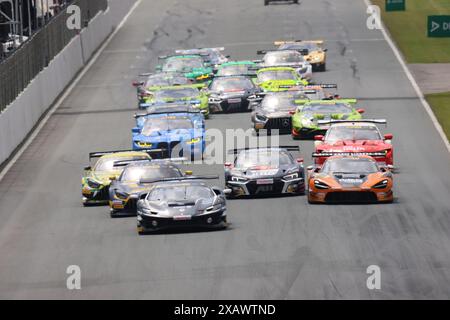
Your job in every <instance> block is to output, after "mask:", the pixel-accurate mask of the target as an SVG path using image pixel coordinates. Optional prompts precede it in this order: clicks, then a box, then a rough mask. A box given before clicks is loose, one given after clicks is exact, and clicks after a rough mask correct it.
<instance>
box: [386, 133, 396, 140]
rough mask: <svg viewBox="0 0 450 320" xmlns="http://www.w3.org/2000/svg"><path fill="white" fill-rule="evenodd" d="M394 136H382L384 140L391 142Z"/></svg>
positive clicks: (390, 134) (389, 134)
mask: <svg viewBox="0 0 450 320" xmlns="http://www.w3.org/2000/svg"><path fill="white" fill-rule="evenodd" d="M393 138H394V135H393V134H392V133H388V134H385V135H384V140H392V139H393Z"/></svg>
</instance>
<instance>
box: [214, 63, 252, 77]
mask: <svg viewBox="0 0 450 320" xmlns="http://www.w3.org/2000/svg"><path fill="white" fill-rule="evenodd" d="M248 67H249V65H247V64H240V65H230V66H223V67H221V68H220V69H219V71H218V72H217V75H218V76H219V77H225V76H238V75H241V74H249V70H248V69H249V68H248Z"/></svg>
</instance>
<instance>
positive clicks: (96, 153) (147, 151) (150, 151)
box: [89, 149, 166, 160]
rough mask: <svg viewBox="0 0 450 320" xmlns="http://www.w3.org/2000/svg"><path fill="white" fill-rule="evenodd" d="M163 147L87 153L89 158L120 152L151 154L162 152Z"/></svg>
mask: <svg viewBox="0 0 450 320" xmlns="http://www.w3.org/2000/svg"><path fill="white" fill-rule="evenodd" d="M164 151H166V150H164V149H142V150H114V151H101V152H91V153H89V160H91V159H94V158H100V157H103V156H106V155H109V154H114V153H122V152H143V153H148V154H149V155H151V154H152V153H163V152H164Z"/></svg>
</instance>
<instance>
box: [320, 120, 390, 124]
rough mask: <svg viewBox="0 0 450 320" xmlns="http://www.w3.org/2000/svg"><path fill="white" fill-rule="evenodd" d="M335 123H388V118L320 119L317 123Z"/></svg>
mask: <svg viewBox="0 0 450 320" xmlns="http://www.w3.org/2000/svg"><path fill="white" fill-rule="evenodd" d="M335 123H375V124H387V120H386V119H361V120H318V121H317V124H319V125H321V124H322V125H324V124H335Z"/></svg>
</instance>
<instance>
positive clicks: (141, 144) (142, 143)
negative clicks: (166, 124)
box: [136, 141, 152, 148]
mask: <svg viewBox="0 0 450 320" xmlns="http://www.w3.org/2000/svg"><path fill="white" fill-rule="evenodd" d="M136 144H137V145H138V146H139V147H142V148H151V147H152V144H151V143H150V142H141V141H137V142H136Z"/></svg>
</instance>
